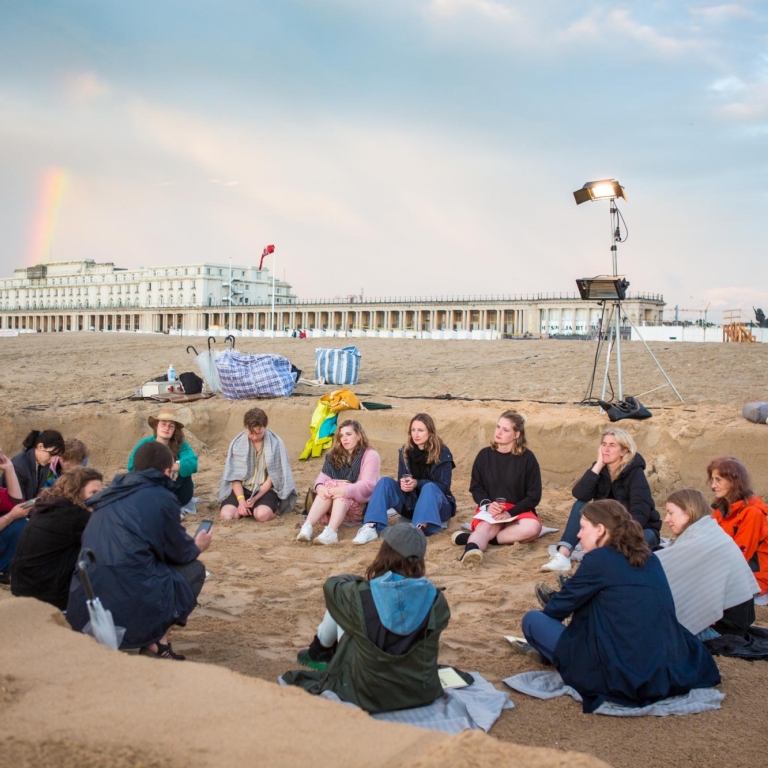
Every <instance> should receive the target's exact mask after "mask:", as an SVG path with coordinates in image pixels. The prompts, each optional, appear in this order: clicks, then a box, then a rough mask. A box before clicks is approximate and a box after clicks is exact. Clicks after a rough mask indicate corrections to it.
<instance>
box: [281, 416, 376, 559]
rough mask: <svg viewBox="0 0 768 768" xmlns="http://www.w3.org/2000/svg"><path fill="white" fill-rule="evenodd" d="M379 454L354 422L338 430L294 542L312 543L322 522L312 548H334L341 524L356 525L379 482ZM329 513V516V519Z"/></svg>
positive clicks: (348, 421)
mask: <svg viewBox="0 0 768 768" xmlns="http://www.w3.org/2000/svg"><path fill="white" fill-rule="evenodd" d="M379 464H380V461H379V454H378V453H376V451H375V450H374V449H373V448H371V447H370V446H369V445H368V437H367V435H366V434H365V431H364V430H363V428H362V426H360V423H359V422H357V421H354V420H352V419H347V421H343V422H342V423H341V424H340V425H339V426H338V428H337V430H336V434H335V435H334V436H333V446H332V447H331V450H330V451H328V453H327V454H326V457H325V463H324V464H323V471H322V472H321V473H320V474H319V475H318V476H317V479H316V480H315V484H314V489H315V493H316V494H317V495H316V496H315V500H314V501H313V502H312V507H311V509H310V510H309V513H308V514H307V520H306V522H305V523H304V525H302V526H301V530H300V531H299V535H298V536H297V537H296V540H297V541H312V531H313V527H314V526H315V525H316V524H317V523H318V522H320V520H323V519H325V520H326V521H327V522H328V524H327V525H326V526H325V530H324V531H323V532H322V533H321V534H320V535H319V536H318V537H317V538H316V539H315V540H314V543H315V544H335V543H336V542H337V541H338V540H339V536H338V531H339V526H340V525H341V524H342V523H343V522H348V523H359V522H360V521H361V520H362V519H363V513H364V512H365V506H366V504H367V503H368V500H369V499H370V498H371V493H372V492H373V489H374V487H375V486H376V481H377V480H378V479H379ZM329 513H330V516H329Z"/></svg>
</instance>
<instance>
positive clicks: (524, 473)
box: [452, 411, 541, 563]
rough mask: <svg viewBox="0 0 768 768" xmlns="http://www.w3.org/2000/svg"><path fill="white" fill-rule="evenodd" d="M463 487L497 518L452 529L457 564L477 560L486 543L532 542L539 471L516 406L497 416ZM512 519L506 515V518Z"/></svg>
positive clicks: (536, 525)
mask: <svg viewBox="0 0 768 768" xmlns="http://www.w3.org/2000/svg"><path fill="white" fill-rule="evenodd" d="M469 492H470V493H471V494H472V498H473V499H474V500H475V503H476V504H477V507H478V512H479V511H480V510H481V508H485V509H486V511H487V512H488V513H490V515H491V516H493V518H494V519H497V520H499V523H490V522H486V521H485V520H478V519H476V518H475V519H474V520H473V521H472V533H471V534H470V533H467V532H466V531H457V532H456V533H454V534H453V537H452V539H453V543H454V544H458V545H460V546H464V554H463V555H462V556H461V562H463V563H480V562H482V560H483V552H484V551H485V549H486V547H487V546H488V544H491V543H493V544H514V543H515V542H516V541H519V542H525V541H534V540H535V539H536V537H537V536H538V535H539V533H540V532H541V523H540V522H539V518H538V516H537V515H536V505H537V504H538V503H539V502H540V501H541V470H540V469H539V462H538V461H536V457H535V456H534V455H533V453H532V452H531V451H530V450H529V449H528V447H527V444H526V441H525V419H524V418H523V417H522V416H521V415H520V414H519V413H517V411H505V412H504V413H502V414H501V416H499V420H498V422H497V424H496V431H495V433H494V441H493V442H492V443H491V445H490V447H489V448H483V449H482V450H481V451H480V453H478V454H477V458H476V459H475V463H474V465H473V466H472V481H471V483H470V485H469ZM510 517H511V518H512V520H509V518H510Z"/></svg>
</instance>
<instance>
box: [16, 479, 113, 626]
mask: <svg viewBox="0 0 768 768" xmlns="http://www.w3.org/2000/svg"><path fill="white" fill-rule="evenodd" d="M101 482H102V476H101V474H100V473H99V472H97V471H96V470H95V469H91V468H90V467H78V468H77V469H71V470H69V471H68V472H65V473H64V474H63V475H62V476H61V477H60V478H59V479H58V480H57V481H56V484H55V485H54V486H53V488H46V489H45V490H44V491H43V492H42V493H41V494H40V496H39V497H38V499H37V501H36V502H35V506H34V507H33V508H32V514H31V515H30V518H29V522H28V523H27V525H26V526H25V527H24V530H23V531H22V533H21V537H20V538H19V543H18V546H17V547H16V554H15V555H14V557H13V560H12V561H11V592H12V593H13V594H14V595H17V596H20V597H35V598H37V599H38V600H42V601H43V602H45V603H50V604H51V605H55V606H56V607H57V608H59V609H60V610H62V611H63V610H66V607H67V598H68V596H69V583H70V582H71V581H72V574H73V573H74V571H75V564H76V563H77V556H78V553H79V552H80V547H81V539H82V536H83V531H84V530H85V526H86V525H87V523H88V520H89V518H90V512H89V510H88V508H87V507H86V506H85V505H86V502H87V501H88V499H90V498H91V496H93V495H94V494H96V493H98V492H99V491H100V490H101Z"/></svg>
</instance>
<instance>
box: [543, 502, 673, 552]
mask: <svg viewBox="0 0 768 768" xmlns="http://www.w3.org/2000/svg"><path fill="white" fill-rule="evenodd" d="M586 506H587V502H586V501H575V502H574V503H573V506H572V507H571V514H570V515H568V522H567V523H566V524H565V531H564V532H563V538H562V539H560V541H559V542H558V543H557V546H558V547H568V549H570V550H571V552H573V548H574V547H575V546H576V544H577V543H578V541H579V537H578V533H579V527H580V526H581V510H582V509H584V507H586ZM643 538H644V539H645V540H646V542H647V543H648V546H649V547H651V548H653V547H658V546H659V534H658V533H656V531H654V530H651V529H650V528H643Z"/></svg>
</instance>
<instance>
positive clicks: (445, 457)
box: [397, 445, 456, 517]
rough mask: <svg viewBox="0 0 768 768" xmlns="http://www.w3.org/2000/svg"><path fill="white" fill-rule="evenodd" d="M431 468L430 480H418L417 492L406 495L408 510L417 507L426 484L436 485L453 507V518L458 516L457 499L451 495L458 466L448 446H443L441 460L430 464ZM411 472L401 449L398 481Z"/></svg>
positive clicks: (403, 449) (398, 460) (398, 463)
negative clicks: (455, 469) (452, 483)
mask: <svg viewBox="0 0 768 768" xmlns="http://www.w3.org/2000/svg"><path fill="white" fill-rule="evenodd" d="M427 466H428V467H429V477H430V479H429V480H418V481H417V482H416V490H415V491H411V492H410V493H407V494H405V495H406V498H408V497H412V498H410V499H408V508H409V509H413V508H414V507H415V506H416V499H418V498H419V492H420V491H421V489H422V488H423V487H424V485H425V484H426V483H434V484H435V485H436V486H437V487H438V488H439V489H440V490H441V491H442V492H443V495H444V496H445V498H446V499H448V502H449V504H450V505H451V517H453V516H454V515H455V514H456V499H454V498H453V494H452V493H451V478H452V476H453V468H454V467H455V466H456V464H454V462H453V456H452V455H451V450H450V448H448V446H447V445H444V446H443V450H442V451H440V458H439V459H438V460H437V463H436V464H428V465H427ZM410 474H411V470H410V468H409V467H408V464H407V461H406V458H405V448H401V449H400V450H399V452H398V458H397V479H398V480H400V478H402V476H403V475H410Z"/></svg>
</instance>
